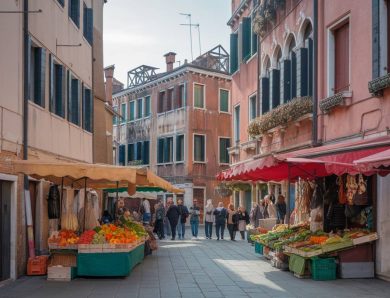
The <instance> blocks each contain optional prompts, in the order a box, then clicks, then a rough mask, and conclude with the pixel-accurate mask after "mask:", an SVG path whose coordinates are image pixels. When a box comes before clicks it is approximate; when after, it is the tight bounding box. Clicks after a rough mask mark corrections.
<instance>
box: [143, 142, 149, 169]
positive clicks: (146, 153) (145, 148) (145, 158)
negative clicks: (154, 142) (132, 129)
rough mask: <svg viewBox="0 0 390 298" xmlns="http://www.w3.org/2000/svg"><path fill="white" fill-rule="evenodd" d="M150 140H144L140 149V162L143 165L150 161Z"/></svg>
mask: <svg viewBox="0 0 390 298" xmlns="http://www.w3.org/2000/svg"><path fill="white" fill-rule="evenodd" d="M149 156H150V142H149V141H144V144H143V150H142V163H143V164H144V165H148V164H149V162H150V158H149Z"/></svg>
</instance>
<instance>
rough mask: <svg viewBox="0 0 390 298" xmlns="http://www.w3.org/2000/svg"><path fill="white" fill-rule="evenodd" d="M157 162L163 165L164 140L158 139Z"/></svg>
mask: <svg viewBox="0 0 390 298" xmlns="http://www.w3.org/2000/svg"><path fill="white" fill-rule="evenodd" d="M157 162H158V163H164V139H158V150H157Z"/></svg>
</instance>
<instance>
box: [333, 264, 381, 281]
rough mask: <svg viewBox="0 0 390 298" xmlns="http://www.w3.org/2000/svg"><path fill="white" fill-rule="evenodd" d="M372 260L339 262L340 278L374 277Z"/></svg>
mask: <svg viewBox="0 0 390 298" xmlns="http://www.w3.org/2000/svg"><path fill="white" fill-rule="evenodd" d="M374 276H375V273H374V262H351V263H340V277H341V278H374Z"/></svg>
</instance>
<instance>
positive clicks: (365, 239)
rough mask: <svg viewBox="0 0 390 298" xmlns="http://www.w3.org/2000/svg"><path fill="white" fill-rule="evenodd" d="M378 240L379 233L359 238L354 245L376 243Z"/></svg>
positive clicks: (354, 241)
mask: <svg viewBox="0 0 390 298" xmlns="http://www.w3.org/2000/svg"><path fill="white" fill-rule="evenodd" d="M378 238H379V237H378V233H372V234H369V235H367V236H363V237H359V238H356V239H353V240H352V242H353V244H354V245H358V244H362V243H367V242H372V241H375V240H377V239H378Z"/></svg>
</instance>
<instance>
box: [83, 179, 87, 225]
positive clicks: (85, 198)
mask: <svg viewBox="0 0 390 298" xmlns="http://www.w3.org/2000/svg"><path fill="white" fill-rule="evenodd" d="M86 213H87V177H85V180H84V224H83V230H84V231H85V214H86Z"/></svg>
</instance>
